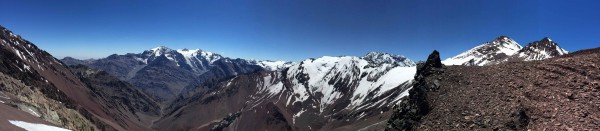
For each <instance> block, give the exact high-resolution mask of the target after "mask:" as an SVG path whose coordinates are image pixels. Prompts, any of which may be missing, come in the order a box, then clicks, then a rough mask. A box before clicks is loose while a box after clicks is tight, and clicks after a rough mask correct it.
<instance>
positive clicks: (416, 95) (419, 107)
mask: <svg viewBox="0 0 600 131" xmlns="http://www.w3.org/2000/svg"><path fill="white" fill-rule="evenodd" d="M441 67H442V63H441V61H440V53H439V52H438V51H436V50H434V51H433V52H432V53H431V54H430V55H429V57H428V58H427V61H426V62H425V63H419V65H418V66H417V74H415V81H416V83H415V85H414V86H413V88H412V89H411V90H409V94H410V95H409V96H408V97H404V98H402V102H401V103H400V104H399V105H398V106H395V107H394V113H393V114H392V117H391V118H390V120H389V121H388V126H387V127H386V129H385V130H386V131H399V130H412V129H413V128H414V125H416V124H417V123H418V122H419V120H420V119H421V117H422V116H424V115H426V114H427V113H428V112H429V110H430V107H429V102H428V101H427V99H426V98H427V94H426V92H427V90H429V89H431V88H437V86H439V83H438V84H436V83H427V81H426V80H425V77H427V76H429V75H431V74H433V73H440V72H439V68H441Z"/></svg>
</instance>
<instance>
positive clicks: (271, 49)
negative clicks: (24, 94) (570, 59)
mask: <svg viewBox="0 0 600 131" xmlns="http://www.w3.org/2000/svg"><path fill="white" fill-rule="evenodd" d="M0 7H1V8H2V9H3V14H2V15H0V25H2V26H4V27H6V28H9V29H10V30H12V31H14V32H16V33H17V34H20V35H21V36H23V37H24V38H26V39H28V40H30V41H32V42H33V43H35V44H36V45H38V46H39V47H41V48H42V49H45V50H47V51H48V52H50V53H51V54H53V55H54V56H55V57H58V58H62V57H64V56H73V57H76V58H101V57H106V56H108V55H110V54H114V53H117V54H125V53H140V52H143V50H147V49H150V48H153V47H156V46H160V45H164V46H167V47H170V48H175V49H178V48H193V49H195V48H200V49H203V50H206V51H212V52H216V53H222V54H223V55H224V56H229V57H234V58H247V59H270V60H289V61H300V60H303V59H306V58H316V57H320V56H325V55H328V56H340V55H353V56H362V55H364V54H366V53H367V52H370V51H379V52H388V53H393V54H402V55H405V56H407V57H409V58H410V59H413V60H423V59H425V58H426V57H427V55H428V54H429V53H430V52H431V51H432V50H434V49H437V50H439V51H440V52H441V54H442V57H444V58H447V57H451V56H453V55H457V54H458V53H461V52H462V51H465V50H467V49H470V48H472V47H474V46H476V45H479V44H481V43H483V42H487V41H490V40H492V39H494V38H496V37H498V36H500V35H507V36H509V37H511V38H513V39H515V40H516V41H517V42H519V43H520V44H521V45H523V46H524V45H526V44H527V43H529V42H532V41H536V40H540V39H542V38H543V37H546V36H548V37H550V38H552V40H554V41H556V42H557V43H558V44H559V45H560V46H561V47H563V48H565V49H567V50H569V51H575V50H580V49H585V48H593V47H598V46H599V45H600V26H598V24H600V2H599V1H597V0H564V1H557V0H527V1H524V0H364V1H350V0H334V1H326V0H218V1H206V0H190V1H185V0H182V1H172V0H171V1H167V0H164V1H154V0H127V1H123V0H97V1H93V0H38V1H35V0H3V1H2V5H0Z"/></svg>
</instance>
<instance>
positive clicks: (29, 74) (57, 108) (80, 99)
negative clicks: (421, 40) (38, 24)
mask: <svg viewBox="0 0 600 131" xmlns="http://www.w3.org/2000/svg"><path fill="white" fill-rule="evenodd" d="M1 29H2V32H1V34H0V39H1V41H0V42H1V43H2V48H1V49H2V50H1V52H0V62H1V63H0V78H2V81H0V82H1V83H0V86H1V87H2V88H1V89H2V90H0V95H1V96H2V97H0V100H1V103H2V104H0V108H3V109H7V110H10V111H12V112H19V111H21V114H30V115H18V116H15V115H11V114H7V113H0V116H2V117H0V118H3V120H1V121H2V122H0V129H3V130H17V129H20V128H17V127H14V126H11V124H10V123H9V121H10V120H20V121H29V122H38V123H40V122H41V123H43V124H46V125H53V126H59V127H63V128H67V129H72V130H383V129H385V128H388V129H395V128H390V125H394V127H404V126H406V127H410V128H412V125H415V124H416V123H415V122H418V121H420V119H421V118H424V120H427V116H426V115H427V113H426V112H421V111H429V110H430V109H431V107H438V105H436V104H439V103H438V102H437V101H440V100H442V99H439V98H437V97H427V96H426V95H427V94H435V93H429V92H435V90H439V89H443V90H446V89H448V86H452V85H451V84H448V83H450V82H455V80H456V81H457V82H458V83H460V84H464V82H465V81H461V79H460V78H463V77H462V76H461V75H463V73H464V74H469V73H468V72H466V71H461V72H458V73H457V72H452V73H457V74H459V75H458V76H461V77H440V78H439V79H438V77H430V76H431V75H432V74H440V73H442V74H443V73H444V72H445V71H448V70H446V69H445V68H450V69H452V70H451V71H454V69H456V70H459V69H462V68H463V67H465V68H467V67H468V66H482V67H481V68H477V67H473V68H477V69H487V68H493V69H495V68H497V67H502V66H510V65H514V63H520V62H523V63H540V62H545V61H548V60H546V59H550V60H556V59H555V58H561V60H564V59H567V58H569V57H566V56H568V55H569V54H567V53H568V52H567V51H565V50H564V49H562V48H560V47H559V46H558V45H557V44H556V43H555V42H554V41H552V40H550V39H549V38H544V39H542V40H540V41H535V42H531V43H529V44H528V45H527V46H525V47H522V46H520V45H519V44H518V43H517V42H515V41H514V40H512V39H510V38H509V37H506V36H500V37H498V38H496V39H494V40H493V41H491V42H487V43H484V44H483V45H480V46H477V47H475V48H473V49H471V50H468V51H466V52H464V53H461V54H459V55H457V56H455V57H451V58H448V59H446V60H444V61H441V60H439V53H437V55H432V56H430V59H428V62H425V63H423V62H420V63H415V62H413V61H412V60H410V59H408V58H406V57H404V56H402V55H395V54H389V53H384V52H369V53H367V54H366V55H364V56H323V57H320V58H309V59H305V60H303V61H300V62H285V61H268V60H266V61H257V60H245V59H241V58H235V59H234V58H229V57H225V56H222V55H220V54H217V53H212V52H208V51H203V50H200V49H194V50H190V49H177V50H175V49H170V48H168V47H165V46H160V47H156V48H153V49H149V50H145V51H141V53H128V54H124V55H117V54H113V55H110V56H108V57H106V58H101V59H89V60H78V59H74V58H71V57H66V58H63V59H62V60H58V59H56V58H54V57H52V56H51V55H50V54H48V53H47V52H45V51H43V50H41V49H39V48H37V47H36V46H35V45H34V44H33V43H31V42H29V41H27V40H25V39H23V38H21V37H20V36H18V35H15V34H13V33H12V32H11V31H8V30H7V29H5V28H3V27H2V28H1ZM434 54H436V53H434ZM562 56H565V57H562ZM563 58H564V59H563ZM443 64H444V65H448V66H444V65H443ZM450 65H465V66H450ZM558 67H560V66H558ZM566 69H567V70H568V68H566ZM469 76H470V75H469ZM448 78H452V79H451V80H448ZM536 78H537V77H536ZM436 81H437V82H436ZM496 81H500V80H496ZM440 82H441V83H440ZM468 83H469V82H467V85H468ZM482 85H484V86H485V84H482ZM464 90H465V91H466V89H464ZM460 91H463V90H462V89H461V90H459V91H457V93H460ZM422 95H423V96H422ZM436 96H438V95H436ZM424 100H430V101H431V104H428V102H423V101H424ZM456 100H460V101H470V100H468V99H463V98H460V99H458V98H457V99H456ZM452 102H453V101H452ZM449 103H450V102H449ZM5 105H8V106H5ZM442 105H443V103H442ZM458 105H459V104H457V106H458ZM415 107H418V108H415ZM443 107H444V109H446V108H445V106H443ZM421 108H422V109H421ZM413 109H414V110H413ZM453 109H454V108H448V109H447V110H453ZM456 109H463V108H456ZM511 109H512V108H511ZM432 111H438V110H435V109H433V110H432ZM23 112H24V113H23ZM415 113H416V114H415ZM440 114H443V113H440ZM450 114H452V113H450ZM453 115H454V114H453ZM390 118H391V119H390ZM404 118H410V119H404ZM412 118H415V119H412ZM417 118H418V119H417ZM400 119H401V120H400ZM591 119H592V118H590V120H591ZM406 124H408V125H406ZM516 124H522V123H516ZM12 125H14V124H12ZM403 125H404V126H403ZM424 125H426V124H424ZM492 125H493V124H492ZM519 127H520V126H519ZM410 128H403V129H410ZM431 129H436V128H431ZM442 129H447V128H442ZM498 129H504V128H498ZM511 129H512V128H511ZM515 129H521V128H515Z"/></svg>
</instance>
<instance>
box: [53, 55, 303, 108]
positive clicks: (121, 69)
mask: <svg viewBox="0 0 600 131" xmlns="http://www.w3.org/2000/svg"><path fill="white" fill-rule="evenodd" d="M63 62H64V63H66V64H67V65H76V64H84V65H87V66H89V67H91V68H94V69H100V70H104V71H107V72H109V73H111V74H112V75H115V76H117V77H118V78H119V79H121V80H125V81H128V82H130V83H132V84H133V85H135V86H136V87H138V88H140V89H142V90H143V91H144V92H146V93H148V94H150V95H152V96H154V97H155V98H156V100H157V101H161V102H162V101H169V100H172V99H173V98H175V97H176V96H178V95H179V94H180V93H181V92H182V91H195V90H197V89H196V87H197V86H198V85H202V84H206V82H210V83H209V84H212V83H214V82H216V81H220V80H222V79H227V78H230V77H233V76H236V75H239V74H246V73H252V72H257V71H262V70H266V71H276V70H281V69H283V68H286V67H289V65H291V63H290V62H283V61H254V60H244V59H232V58H228V57H223V56H221V55H220V54H217V53H213V52H208V51H203V50H200V49H194V50H190V49H177V50H175V49H170V48H168V47H165V46H159V47H156V48H152V49H149V50H146V51H144V52H142V53H139V54H134V53H128V54H125V55H116V54H114V55H111V56H108V57H106V58H102V59H96V60H75V59H72V58H68V57H67V58H65V59H63ZM208 88H209V87H208ZM199 89H201V90H202V88H199Z"/></svg>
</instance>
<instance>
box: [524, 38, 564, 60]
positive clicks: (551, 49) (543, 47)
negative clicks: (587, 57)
mask: <svg viewBox="0 0 600 131" xmlns="http://www.w3.org/2000/svg"><path fill="white" fill-rule="evenodd" d="M567 53H569V52H568V51H566V50H564V49H563V48H560V47H559V46H558V44H557V43H556V42H554V41H552V40H551V39H550V38H548V37H545V38H543V39H542V40H539V41H534V42H531V43H529V44H527V46H525V48H523V49H522V50H520V51H519V54H518V55H517V57H518V58H521V59H524V60H525V61H531V60H543V59H548V58H552V57H557V56H560V55H564V54H567Z"/></svg>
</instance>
